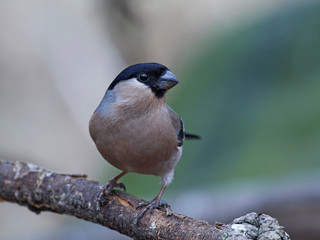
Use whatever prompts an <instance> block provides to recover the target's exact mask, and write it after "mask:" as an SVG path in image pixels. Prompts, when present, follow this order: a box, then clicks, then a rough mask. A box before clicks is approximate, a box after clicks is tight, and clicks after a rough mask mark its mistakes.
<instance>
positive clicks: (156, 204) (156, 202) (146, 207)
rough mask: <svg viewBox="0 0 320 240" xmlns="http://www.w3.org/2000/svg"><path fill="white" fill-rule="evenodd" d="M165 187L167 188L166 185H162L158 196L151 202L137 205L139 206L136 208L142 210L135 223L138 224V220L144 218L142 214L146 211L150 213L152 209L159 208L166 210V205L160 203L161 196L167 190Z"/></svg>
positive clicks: (162, 202)
mask: <svg viewBox="0 0 320 240" xmlns="http://www.w3.org/2000/svg"><path fill="white" fill-rule="evenodd" d="M167 186H168V185H167V184H163V185H162V187H161V190H160V192H159V194H158V196H156V197H155V198H154V199H153V200H152V201H151V202H147V203H139V206H138V207H137V208H141V207H144V208H143V209H142V211H141V213H140V214H139V216H138V218H137V220H136V223H138V222H139V220H140V219H141V218H142V217H143V216H144V214H145V213H146V212H147V211H148V210H149V211H150V213H151V212H152V210H153V209H154V208H160V207H163V208H166V207H169V205H168V203H166V202H164V201H161V196H162V194H163V192H164V190H165V189H166V188H167Z"/></svg>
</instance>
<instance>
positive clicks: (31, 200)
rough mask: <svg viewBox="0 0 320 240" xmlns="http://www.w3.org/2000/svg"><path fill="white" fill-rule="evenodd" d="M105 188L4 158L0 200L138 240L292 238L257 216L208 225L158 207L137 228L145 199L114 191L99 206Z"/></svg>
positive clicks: (274, 223)
mask: <svg viewBox="0 0 320 240" xmlns="http://www.w3.org/2000/svg"><path fill="white" fill-rule="evenodd" d="M101 188H102V186H100V185H99V184H98V183H97V182H95V181H90V180H87V179H86V176H85V175H68V174H60V173H55V172H50V171H47V170H45V169H43V168H40V167H38V166H35V165H32V164H28V163H23V162H7V161H3V160H0V199H1V200H5V201H9V202H15V203H18V204H19V205H24V206H28V208H29V209H30V210H31V211H33V212H36V213H40V212H41V211H51V212H55V213H60V214H68V215H72V216H75V217H78V218H81V219H84V220H87V221H90V222H93V223H98V224H101V225H103V226H106V227H108V228H111V229H114V230H116V231H118V232H120V233H122V234H125V235H127V236H129V237H132V238H134V239H221V240H222V239H238V238H237V237H240V236H241V237H242V238H241V239H260V238H258V237H259V236H261V237H265V238H263V239H285V240H287V239H289V236H288V235H287V234H286V233H285V231H284V230H283V228H282V227H281V226H279V224H278V222H277V221H276V220H275V219H273V218H271V217H269V216H267V215H265V214H261V215H259V214H256V213H250V214H247V215H246V216H243V217H240V218H238V219H236V220H234V221H233V222H232V223H231V224H228V225H224V224H215V225H209V224H208V223H207V222H204V221H200V220H197V219H193V218H189V217H186V216H183V215H180V214H177V213H174V212H173V211H171V209H169V208H167V209H166V210H158V209H154V210H153V212H152V214H150V213H149V212H148V213H146V214H145V215H144V217H143V218H142V219H141V220H140V221H139V224H136V222H137V217H138V215H139V213H140V211H141V209H137V206H138V204H139V203H140V202H141V201H142V200H139V199H137V198H135V197H133V196H131V195H129V194H126V193H124V192H121V191H115V193H114V194H109V195H106V197H105V199H104V200H103V202H98V199H97V196H98V194H99V191H100V190H101ZM267 237H270V238H267ZM261 239H262V238H261Z"/></svg>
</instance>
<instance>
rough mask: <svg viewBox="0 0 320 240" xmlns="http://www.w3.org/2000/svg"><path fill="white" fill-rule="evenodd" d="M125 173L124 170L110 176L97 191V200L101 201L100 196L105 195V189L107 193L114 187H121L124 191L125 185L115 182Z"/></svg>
mask: <svg viewBox="0 0 320 240" xmlns="http://www.w3.org/2000/svg"><path fill="white" fill-rule="evenodd" d="M125 174H126V172H122V173H120V174H119V175H118V176H116V177H114V178H111V179H110V180H109V182H108V183H107V184H106V185H105V186H104V187H103V188H102V189H101V191H100V192H99V195H98V200H99V202H101V200H102V197H103V196H104V195H105V192H106V191H108V193H109V194H111V193H112V190H113V189H114V188H122V189H123V191H124V192H125V191H126V186H125V185H124V184H123V183H117V180H118V179H119V178H120V177H122V176H123V175H125Z"/></svg>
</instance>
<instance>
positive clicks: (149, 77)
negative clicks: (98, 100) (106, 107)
mask: <svg viewBox="0 0 320 240" xmlns="http://www.w3.org/2000/svg"><path fill="white" fill-rule="evenodd" d="M178 83H179V81H178V79H177V77H176V76H175V75H174V74H173V73H172V72H171V71H170V70H169V69H168V68H167V67H165V66H163V65H161V64H159V63H139V64H135V65H132V66H130V67H127V68H126V69H124V70H123V71H122V72H121V73H119V75H118V76H117V77H116V78H115V79H114V80H113V82H112V83H111V84H110V86H109V88H108V90H112V89H114V88H115V87H116V86H117V85H118V84H125V85H128V87H130V85H132V87H133V86H134V88H141V89H143V88H148V89H150V90H151V91H152V93H153V94H154V95H155V96H156V97H157V98H162V97H163V96H164V94H165V93H166V91H167V90H169V89H170V88H172V87H173V86H175V85H176V84H178Z"/></svg>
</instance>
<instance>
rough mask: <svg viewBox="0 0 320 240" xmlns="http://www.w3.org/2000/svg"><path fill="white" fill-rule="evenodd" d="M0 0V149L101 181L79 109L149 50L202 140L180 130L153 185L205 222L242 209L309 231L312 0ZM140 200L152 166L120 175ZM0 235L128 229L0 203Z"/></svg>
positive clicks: (87, 113)
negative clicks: (170, 169)
mask: <svg viewBox="0 0 320 240" xmlns="http://www.w3.org/2000/svg"><path fill="white" fill-rule="evenodd" d="M0 2H1V7H0V31H1V35H0V158H2V159H6V160H12V161H16V160H20V161H27V162H31V163H34V164H37V165H40V166H42V167H45V168H46V169H49V170H52V171H58V172H64V173H85V174H88V176H89V178H90V179H95V180H99V182H100V184H105V183H106V181H107V180H108V179H109V178H111V177H112V176H114V175H116V174H118V173H119V170H117V169H115V168H113V167H112V166H110V165H109V164H107V162H105V161H104V160H103V159H102V157H101V156H100V155H99V153H98V151H97V150H96V148H95V146H94V143H93V142H92V140H91V139H90V136H89V133H88V121H89V119H90V117H91V114H92V113H93V111H94V110H95V108H96V106H97V105H98V103H99V102H100V100H101V98H102V97H103V95H104V92H105V90H106V88H107V87H108V85H109V84H110V83H111V81H112V80H113V79H114V77H115V76H116V75H117V74H118V73H119V72H120V71H121V70H122V69H124V68H125V67H126V66H128V65H131V64H134V63H137V62H150V61H155V62H160V63H162V64H164V65H166V66H168V67H169V68H170V69H171V70H172V71H173V72H174V73H175V74H176V75H177V76H178V78H179V79H180V84H179V85H178V86H176V87H175V88H174V89H172V90H171V91H170V92H169V93H168V94H167V102H168V103H169V104H170V105H171V106H172V107H173V108H174V109H175V110H176V112H178V113H179V114H180V115H181V116H182V117H183V119H184V121H185V124H186V129H187V130H188V131H189V132H192V133H196V134H199V135H201V136H202V140H201V141H190V142H185V144H184V153H183V156H182V158H181V160H180V162H179V164H178V165H177V168H176V171H175V180H174V181H173V183H172V184H171V185H170V186H169V188H168V189H167V190H166V192H165V194H164V196H163V199H164V200H166V201H167V202H169V203H170V205H171V207H172V209H173V210H174V211H177V212H179V213H182V214H186V215H188V216H191V217H195V218H200V219H204V220H206V221H208V222H209V223H212V224H213V223H214V222H215V221H218V222H225V223H227V222H230V221H231V220H232V219H234V218H235V217H238V216H241V215H243V214H245V213H247V212H252V211H256V212H263V213H266V214H270V215H271V216H273V217H275V218H277V219H278V220H279V222H280V224H281V225H283V226H284V227H285V229H286V231H287V232H288V233H289V234H290V236H291V237H292V239H305V240H309V239H319V238H320V220H319V217H320V189H319V188H320V187H319V181H320V175H319V173H320V157H319V156H320V2H319V1H316V0H315V1H311V0H306V1H297V0H296V1H293V0H277V1H275V0H271V1H254V0H241V1H240V0H230V1H222V0H216V1H209V0H205V1H195V0H191V1H182V0H177V1H174V2H173V1H169V0H166V1H143V0H109V1H103V0H96V1H89V0H71V1H61V0H57V1H40V0H29V1H18V2H17V1H10V0H1V1H0ZM122 180H123V182H124V183H125V184H126V186H127V191H128V193H130V194H133V195H135V196H137V197H139V198H144V199H146V200H151V199H152V198H153V197H154V196H155V195H156V194H157V193H158V192H159V190H160V184H159V182H160V180H159V179H158V178H156V177H153V176H143V175H138V174H129V175H127V176H125V177H123V179H122ZM0 238H1V239H5V240H18V239H22V238H23V239H25V240H28V239H30V240H31V239H32V240H34V239H36V240H37V239H45V240H58V239H77V240H82V239H83V240H85V239H128V238H127V237H125V236H122V235H120V234H118V233H116V232H114V231H111V230H108V229H106V228H103V227H100V226H98V225H95V224H91V223H88V222H85V221H82V220H78V219H76V218H73V217H69V216H64V215H62V216H61V215H57V214H53V213H41V214H40V215H35V214H34V213H32V212H30V211H29V210H28V209H27V208H25V207H20V206H18V205H15V204H9V203H4V202H2V203H1V204H0Z"/></svg>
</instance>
